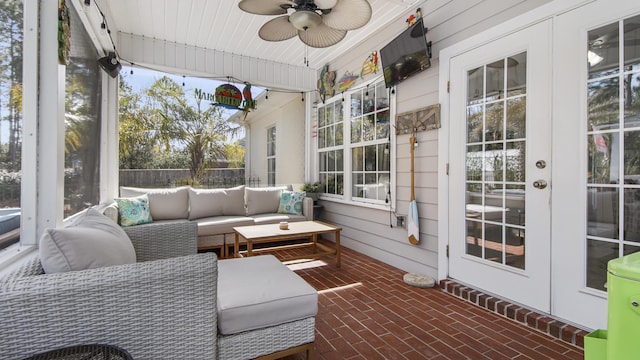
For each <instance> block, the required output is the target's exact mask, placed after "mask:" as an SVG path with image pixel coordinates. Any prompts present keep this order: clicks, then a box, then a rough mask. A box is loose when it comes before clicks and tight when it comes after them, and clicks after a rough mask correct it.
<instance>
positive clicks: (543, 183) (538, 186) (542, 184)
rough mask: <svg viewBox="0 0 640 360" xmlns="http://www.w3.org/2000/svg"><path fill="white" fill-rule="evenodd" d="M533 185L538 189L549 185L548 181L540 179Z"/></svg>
mask: <svg viewBox="0 0 640 360" xmlns="http://www.w3.org/2000/svg"><path fill="white" fill-rule="evenodd" d="M533 187H534V188H536V189H544V188H546V187H547V182H546V181H544V180H542V179H540V180H536V181H534V182H533Z"/></svg>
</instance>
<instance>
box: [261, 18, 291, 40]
mask: <svg viewBox="0 0 640 360" xmlns="http://www.w3.org/2000/svg"><path fill="white" fill-rule="evenodd" d="M296 35H298V29H296V28H295V27H293V25H291V23H290V22H289V16H288V15H284V16H278V17H277V18H275V19H272V20H269V21H267V22H266V23H265V24H264V25H262V27H261V28H260V31H258V36H260V38H261V39H262V40H267V41H283V40H287V39H291V38H292V37H294V36H296Z"/></svg>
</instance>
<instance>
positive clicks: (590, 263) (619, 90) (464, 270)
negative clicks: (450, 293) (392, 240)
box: [448, 0, 640, 329]
mask: <svg viewBox="0 0 640 360" xmlns="http://www.w3.org/2000/svg"><path fill="white" fill-rule="evenodd" d="M552 22H553V32H552V27H551V23H552ZM449 71H450V74H449V76H450V81H451V92H450V99H449V100H450V105H449V109H448V110H449V118H450V135H449V161H450V173H449V194H448V196H449V217H448V231H449V239H448V241H449V247H450V257H449V263H448V265H449V276H450V277H452V278H454V279H457V280H459V281H461V282H463V283H467V284H470V285H471V286H473V287H476V288H480V289H483V290H485V291H487V292H490V293H494V294H496V295H498V296H501V297H504V298H507V299H510V300H512V301H515V302H518V303H521V304H523V305H525V306H529V307H532V308H534V309H537V310H540V311H542V312H546V313H550V314H551V315H553V316H557V317H559V318H562V319H565V320H568V321H570V322H573V323H576V324H579V325H582V326H584V327H587V328H592V329H597V328H606V326H607V293H606V278H607V263H608V261H609V260H611V259H615V258H617V257H620V256H624V255H627V254H630V253H633V252H637V251H640V4H639V3H637V2H631V1H623V0H610V1H604V0H601V1H593V2H589V3H588V4H586V5H583V6H580V7H578V8H576V9H573V10H570V11H566V12H563V13H561V14H557V15H556V16H555V17H553V18H552V19H549V20H545V21H543V22H540V23H538V24H536V25H532V26H530V27H527V28H525V29H524V30H520V31H517V32H514V33H511V34H508V35H505V36H504V37H502V38H499V39H497V40H494V41H492V42H490V43H488V44H483V45H482V46H479V47H478V48H475V49H471V50H469V51H467V52H464V53H461V54H460V55H457V56H454V57H452V58H451V59H450V61H449Z"/></svg>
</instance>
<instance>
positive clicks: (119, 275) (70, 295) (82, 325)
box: [0, 253, 217, 359]
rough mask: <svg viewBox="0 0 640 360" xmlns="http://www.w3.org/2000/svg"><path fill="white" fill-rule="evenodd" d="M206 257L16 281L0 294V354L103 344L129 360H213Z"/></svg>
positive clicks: (212, 288)
mask: <svg viewBox="0 0 640 360" xmlns="http://www.w3.org/2000/svg"><path fill="white" fill-rule="evenodd" d="M216 286H217V261H216V257H215V255H214V254H213V253H206V254H197V255H191V256H185V257H177V258H171V259H163V260H157V261H148V262H142V263H136V264H130V265H119V266H111V267H104V268H97V269H91V270H84V271H72V272H66V273H58V274H47V275H38V276H30V277H23V278H20V279H14V281H11V282H8V283H4V284H3V287H1V288H0V304H2V306H0V319H2V321H0V339H2V341H0V354H2V356H0V357H1V358H2V359H22V358H25V357H27V356H31V355H33V354H35V353H41V352H44V351H48V350H52V349H56V348H62V347H66V346H71V345H81V344H95V343H99V344H110V345H115V346H118V347H120V348H122V349H125V350H127V351H128V352H129V353H130V354H131V355H132V356H133V358H135V359H176V358H185V359H205V358H208V359H215V358H216V337H217V312H216Z"/></svg>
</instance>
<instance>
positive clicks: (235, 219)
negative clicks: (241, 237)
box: [193, 216, 254, 236]
mask: <svg viewBox="0 0 640 360" xmlns="http://www.w3.org/2000/svg"><path fill="white" fill-rule="evenodd" d="M193 221H195V222H196V223H198V236H204V235H216V234H230V233H233V228H234V227H235V226H248V225H254V223H253V219H252V218H250V217H246V216H214V217H208V218H202V219H196V220H193Z"/></svg>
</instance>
